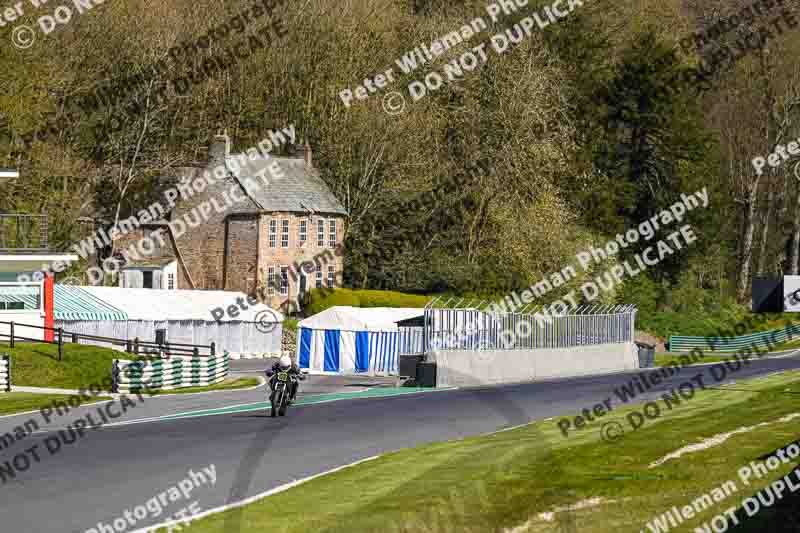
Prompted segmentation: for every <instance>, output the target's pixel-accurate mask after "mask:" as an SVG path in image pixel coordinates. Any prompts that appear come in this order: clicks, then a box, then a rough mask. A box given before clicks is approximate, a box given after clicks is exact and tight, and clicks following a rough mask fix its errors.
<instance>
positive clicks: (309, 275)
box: [258, 212, 345, 311]
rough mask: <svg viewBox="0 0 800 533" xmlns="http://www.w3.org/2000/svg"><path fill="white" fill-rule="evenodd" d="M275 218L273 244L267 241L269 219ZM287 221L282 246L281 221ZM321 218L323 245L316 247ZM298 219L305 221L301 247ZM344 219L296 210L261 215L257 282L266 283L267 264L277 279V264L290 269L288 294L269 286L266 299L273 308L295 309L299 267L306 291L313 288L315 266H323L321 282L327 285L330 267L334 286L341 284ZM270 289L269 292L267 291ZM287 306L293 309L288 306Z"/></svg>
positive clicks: (268, 239)
mask: <svg viewBox="0 0 800 533" xmlns="http://www.w3.org/2000/svg"><path fill="white" fill-rule="evenodd" d="M271 220H275V222H276V224H275V227H276V231H275V234H274V235H275V239H274V244H275V245H274V246H271V242H270V221H271ZM285 220H286V221H288V222H289V243H288V247H286V248H284V247H283V246H282V244H283V243H282V241H281V235H282V228H283V221H285ZM319 220H323V221H324V223H325V233H324V237H325V238H324V246H322V247H320V246H318V241H317V222H318V221H319ZM329 220H334V221H336V240H335V247H334V248H330V246H329V245H330V242H329V236H330V231H329V229H330V228H329ZM301 221H306V229H307V234H306V241H305V245H303V246H302V247H300V242H301V241H300V226H301V224H300V223H301ZM344 224H345V220H344V217H342V216H341V215H325V214H318V215H313V216H310V217H309V216H307V215H302V214H299V213H282V212H276V213H269V214H263V215H262V216H261V225H260V233H259V239H258V250H259V254H258V257H259V265H258V266H259V282H260V283H261V284H262V285H263V286H265V287H266V286H267V284H268V273H269V267H273V268H274V269H275V270H274V272H275V276H276V277H275V280H276V282H278V281H279V280H280V267H282V266H285V267H288V269H289V287H288V291H287V292H288V293H287V294H285V295H282V294H280V290H279V289H278V288H277V287H275V288H273V289H272V290H271V291H270V290H269V287H267V288H268V290H267V292H266V295H265V302H266V303H267V305H269V306H270V307H273V308H280V309H282V310H284V311H286V310H296V304H297V299H298V295H299V292H300V278H301V269H302V270H303V271H305V272H306V290H310V289H313V288H315V287H316V280H317V278H316V275H317V274H316V268H317V266H319V267H321V269H322V283H323V286H324V287H327V286H328V285H327V280H328V268H329V267H333V272H334V274H335V275H334V286H335V287H339V286H341V282H342V276H341V272H342V269H343V267H344V253H343V241H344V239H343V237H344V230H345V226H344ZM270 292H271V293H272V294H270ZM289 306H291V307H292V309H287V308H288V307H289Z"/></svg>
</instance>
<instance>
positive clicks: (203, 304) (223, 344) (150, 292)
mask: <svg viewBox="0 0 800 533" xmlns="http://www.w3.org/2000/svg"><path fill="white" fill-rule="evenodd" d="M56 289H57V290H56V293H55V298H54V303H55V309H54V311H55V327H63V328H64V330H65V331H69V332H74V333H83V334H85V335H97V336H100V337H114V338H120V339H134V338H139V339H141V340H143V341H150V342H152V341H154V340H155V339H156V330H158V329H165V330H166V340H167V341H168V342H172V343H184V344H203V345H209V344H211V343H212V342H214V343H216V348H217V353H223V351H225V350H227V351H228V352H230V353H231V354H232V355H234V356H236V355H239V356H247V355H263V354H270V355H279V354H280V352H281V336H282V322H283V315H282V314H281V313H280V312H278V311H275V310H273V309H271V308H270V307H268V306H266V305H264V304H256V305H254V306H250V305H249V304H248V303H247V295H245V294H244V293H242V292H234V291H201V290H156V289H131V288H119V287H90V286H81V287H75V286H62V285H56ZM238 298H241V299H242V300H243V301H244V302H245V303H244V306H245V307H247V309H246V310H243V309H241V307H240V306H239V303H238V302H237V299H238ZM76 301H80V302H81V305H80V306H79V307H80V308H81V309H83V310H86V313H80V312H78V313H75V312H67V309H70V310H74V308H75V307H76V306H75V302H76ZM87 301H94V302H95V303H96V304H97V306H96V307H98V308H101V309H102V310H104V311H107V312H94V311H95V309H89V307H90V306H88V305H87V304H86V302H87ZM231 305H233V306H236V307H237V309H238V315H237V316H232V315H230V314H228V312H227V309H228V308H229V307H230V306H231ZM219 307H221V308H223V309H226V311H225V315H224V316H223V317H222V318H221V319H220V320H219V321H217V320H215V319H214V317H213V316H212V314H211V311H212V309H216V308H219ZM109 309H110V310H112V311H114V312H108V310H109ZM257 321H258V322H260V325H259V326H258V327H257ZM98 344H100V343H98ZM109 346H110V345H109Z"/></svg>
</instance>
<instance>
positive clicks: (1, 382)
mask: <svg viewBox="0 0 800 533" xmlns="http://www.w3.org/2000/svg"><path fill="white" fill-rule="evenodd" d="M10 391H11V358H10V357H9V356H7V355H2V356H0V392H10Z"/></svg>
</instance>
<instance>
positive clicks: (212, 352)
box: [211, 341, 217, 357]
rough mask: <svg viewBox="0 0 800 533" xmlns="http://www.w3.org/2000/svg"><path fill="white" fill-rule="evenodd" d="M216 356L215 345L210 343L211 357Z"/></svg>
mask: <svg viewBox="0 0 800 533" xmlns="http://www.w3.org/2000/svg"><path fill="white" fill-rule="evenodd" d="M215 355H217V343H215V342H213V341H212V342H211V357H214V356H215Z"/></svg>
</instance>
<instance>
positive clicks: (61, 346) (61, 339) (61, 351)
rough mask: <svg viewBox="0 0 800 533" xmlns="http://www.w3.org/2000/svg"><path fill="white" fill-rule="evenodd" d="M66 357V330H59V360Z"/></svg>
mask: <svg viewBox="0 0 800 533" xmlns="http://www.w3.org/2000/svg"><path fill="white" fill-rule="evenodd" d="M63 355H64V328H58V360H59V361H61V359H62V357H63Z"/></svg>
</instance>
